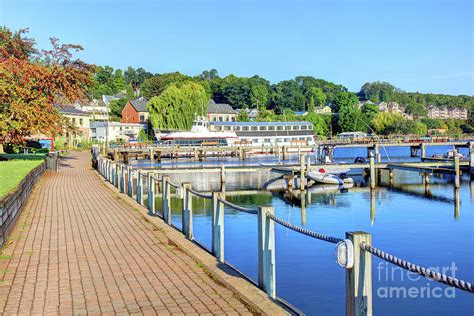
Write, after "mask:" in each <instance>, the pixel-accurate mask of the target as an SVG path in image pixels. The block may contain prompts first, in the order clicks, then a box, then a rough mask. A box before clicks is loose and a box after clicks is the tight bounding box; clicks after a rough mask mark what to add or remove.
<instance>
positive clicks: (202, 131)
mask: <svg viewBox="0 0 474 316" xmlns="http://www.w3.org/2000/svg"><path fill="white" fill-rule="evenodd" d="M312 128H313V127H312V124H311V123H310V122H229V121H226V122H221V121H213V122H209V121H208V119H207V118H206V117H203V116H197V117H196V119H195V120H194V121H193V124H192V128H191V131H179V132H170V133H165V134H162V135H161V136H160V137H159V140H160V141H161V142H162V144H164V145H177V146H219V147H230V146H245V147H256V150H255V151H253V153H258V150H259V149H262V148H265V147H269V148H270V147H274V146H292V148H290V149H289V151H293V152H298V151H299V152H305V151H312V150H313V147H314V145H315V142H314V139H313V129H312ZM299 146H301V148H298V147H299ZM264 151H265V150H264Z"/></svg>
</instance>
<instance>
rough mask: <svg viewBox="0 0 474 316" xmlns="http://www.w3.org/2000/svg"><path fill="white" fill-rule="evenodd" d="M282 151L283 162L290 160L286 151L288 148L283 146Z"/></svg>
mask: <svg viewBox="0 0 474 316" xmlns="http://www.w3.org/2000/svg"><path fill="white" fill-rule="evenodd" d="M282 150H283V160H286V159H287V158H288V157H287V155H288V153H287V151H286V147H285V146H283V147H282Z"/></svg>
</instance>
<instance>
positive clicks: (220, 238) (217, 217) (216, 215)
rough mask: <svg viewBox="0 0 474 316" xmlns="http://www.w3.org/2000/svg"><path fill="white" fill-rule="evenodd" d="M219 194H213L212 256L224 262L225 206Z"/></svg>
mask: <svg viewBox="0 0 474 316" xmlns="http://www.w3.org/2000/svg"><path fill="white" fill-rule="evenodd" d="M218 197H219V192H212V254H213V255H214V256H215V257H216V258H217V259H218V260H219V261H220V262H224V204H223V203H222V202H220V201H219V200H218Z"/></svg>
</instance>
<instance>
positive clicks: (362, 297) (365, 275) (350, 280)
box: [98, 157, 474, 315]
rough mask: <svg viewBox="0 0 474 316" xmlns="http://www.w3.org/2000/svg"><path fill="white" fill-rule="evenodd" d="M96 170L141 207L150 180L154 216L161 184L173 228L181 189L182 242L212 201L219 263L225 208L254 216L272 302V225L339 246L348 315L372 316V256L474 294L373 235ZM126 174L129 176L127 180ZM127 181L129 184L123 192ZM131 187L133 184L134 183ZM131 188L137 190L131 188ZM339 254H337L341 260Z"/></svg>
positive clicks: (117, 170) (165, 181) (105, 164)
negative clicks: (203, 203) (198, 201)
mask: <svg viewBox="0 0 474 316" xmlns="http://www.w3.org/2000/svg"><path fill="white" fill-rule="evenodd" d="M98 170H99V172H100V173H101V174H102V175H103V176H104V177H105V178H106V179H107V180H108V181H109V182H111V183H112V184H113V185H114V186H116V187H117V189H119V190H120V191H121V192H123V193H127V194H128V195H129V196H131V197H133V196H136V200H137V202H138V203H140V204H141V205H144V203H143V201H144V199H143V190H144V189H143V188H144V179H145V178H147V180H148V193H147V194H148V209H149V212H150V214H156V212H155V203H154V202H155V197H156V193H157V192H156V184H157V183H159V182H161V188H162V190H161V196H162V205H163V207H162V209H163V210H162V211H163V213H162V217H163V220H164V221H165V222H166V223H167V224H168V225H171V205H170V200H171V190H170V188H171V187H173V188H176V189H177V190H180V192H181V194H180V198H181V199H182V231H183V233H184V235H185V236H186V238H188V239H189V240H194V235H193V199H192V196H193V195H195V196H197V197H199V198H203V199H207V200H212V247H211V253H212V254H213V255H214V256H215V257H216V258H217V259H218V260H219V261H221V262H224V258H225V256H224V250H225V248H224V207H225V206H227V207H229V208H232V209H234V210H237V211H241V212H245V213H248V214H254V215H256V216H257V222H258V223H257V226H258V227H257V231H258V286H259V287H260V288H261V289H262V290H263V291H265V292H266V293H267V294H268V295H269V296H270V297H271V298H273V299H276V260H275V225H274V224H275V223H277V224H279V225H281V226H283V227H286V228H288V229H291V230H293V231H295V232H298V233H301V234H303V235H306V236H309V237H312V238H315V239H318V240H321V241H325V242H328V243H332V244H337V245H336V249H337V253H338V263H339V264H340V265H341V266H343V267H344V268H345V271H346V280H347V281H346V314H347V315H356V314H361V313H362V314H365V315H371V314H372V255H374V256H377V257H378V258H380V259H382V260H385V261H387V262H389V263H391V264H394V265H397V266H399V267H401V268H403V269H405V270H407V271H411V272H414V273H417V274H419V275H421V276H423V277H426V278H428V279H432V280H434V281H437V282H439V283H442V284H445V285H448V286H452V287H455V288H457V289H460V290H463V291H466V292H470V293H474V287H473V285H472V283H470V282H467V281H464V280H459V279H456V278H453V277H450V276H447V275H444V274H441V273H438V272H435V271H433V270H430V269H427V268H424V267H421V266H418V265H415V264H413V263H410V262H408V261H406V260H403V259H400V258H398V257H395V256H393V255H390V254H388V253H386V252H384V251H382V250H380V249H378V248H376V247H374V246H373V245H372V235H371V234H369V233H366V232H347V233H346V238H345V239H342V238H338V237H333V236H328V235H325V234H321V233H318V232H314V231H311V230H308V229H306V228H304V227H300V226H297V225H294V224H292V223H289V222H287V221H285V220H283V219H281V218H279V217H277V216H275V214H274V208H273V207H267V206H259V207H257V208H256V209H254V208H248V207H243V206H240V205H237V204H234V203H232V202H229V201H227V200H226V199H225V198H223V197H222V196H221V192H212V193H211V194H205V193H203V192H199V191H196V190H194V189H193V188H192V185H191V183H189V182H183V183H181V184H180V185H178V184H174V183H172V182H171V181H170V177H169V176H162V177H161V178H156V177H154V176H153V174H152V173H148V174H143V173H141V172H139V171H136V170H133V169H131V168H129V167H128V168H127V167H126V166H125V165H124V164H121V163H117V162H114V161H111V160H110V159H107V158H105V157H100V158H99V161H98ZM127 175H128V176H127ZM125 179H127V181H128V186H127V189H125V185H124V184H125ZM134 184H135V185H134ZM134 188H135V190H134ZM339 255H341V256H340V257H339Z"/></svg>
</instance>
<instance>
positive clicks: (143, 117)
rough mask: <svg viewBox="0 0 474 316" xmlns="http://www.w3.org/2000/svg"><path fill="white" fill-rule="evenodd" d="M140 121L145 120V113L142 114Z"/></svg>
mask: <svg viewBox="0 0 474 316" xmlns="http://www.w3.org/2000/svg"><path fill="white" fill-rule="evenodd" d="M140 122H145V115H144V114H140Z"/></svg>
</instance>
